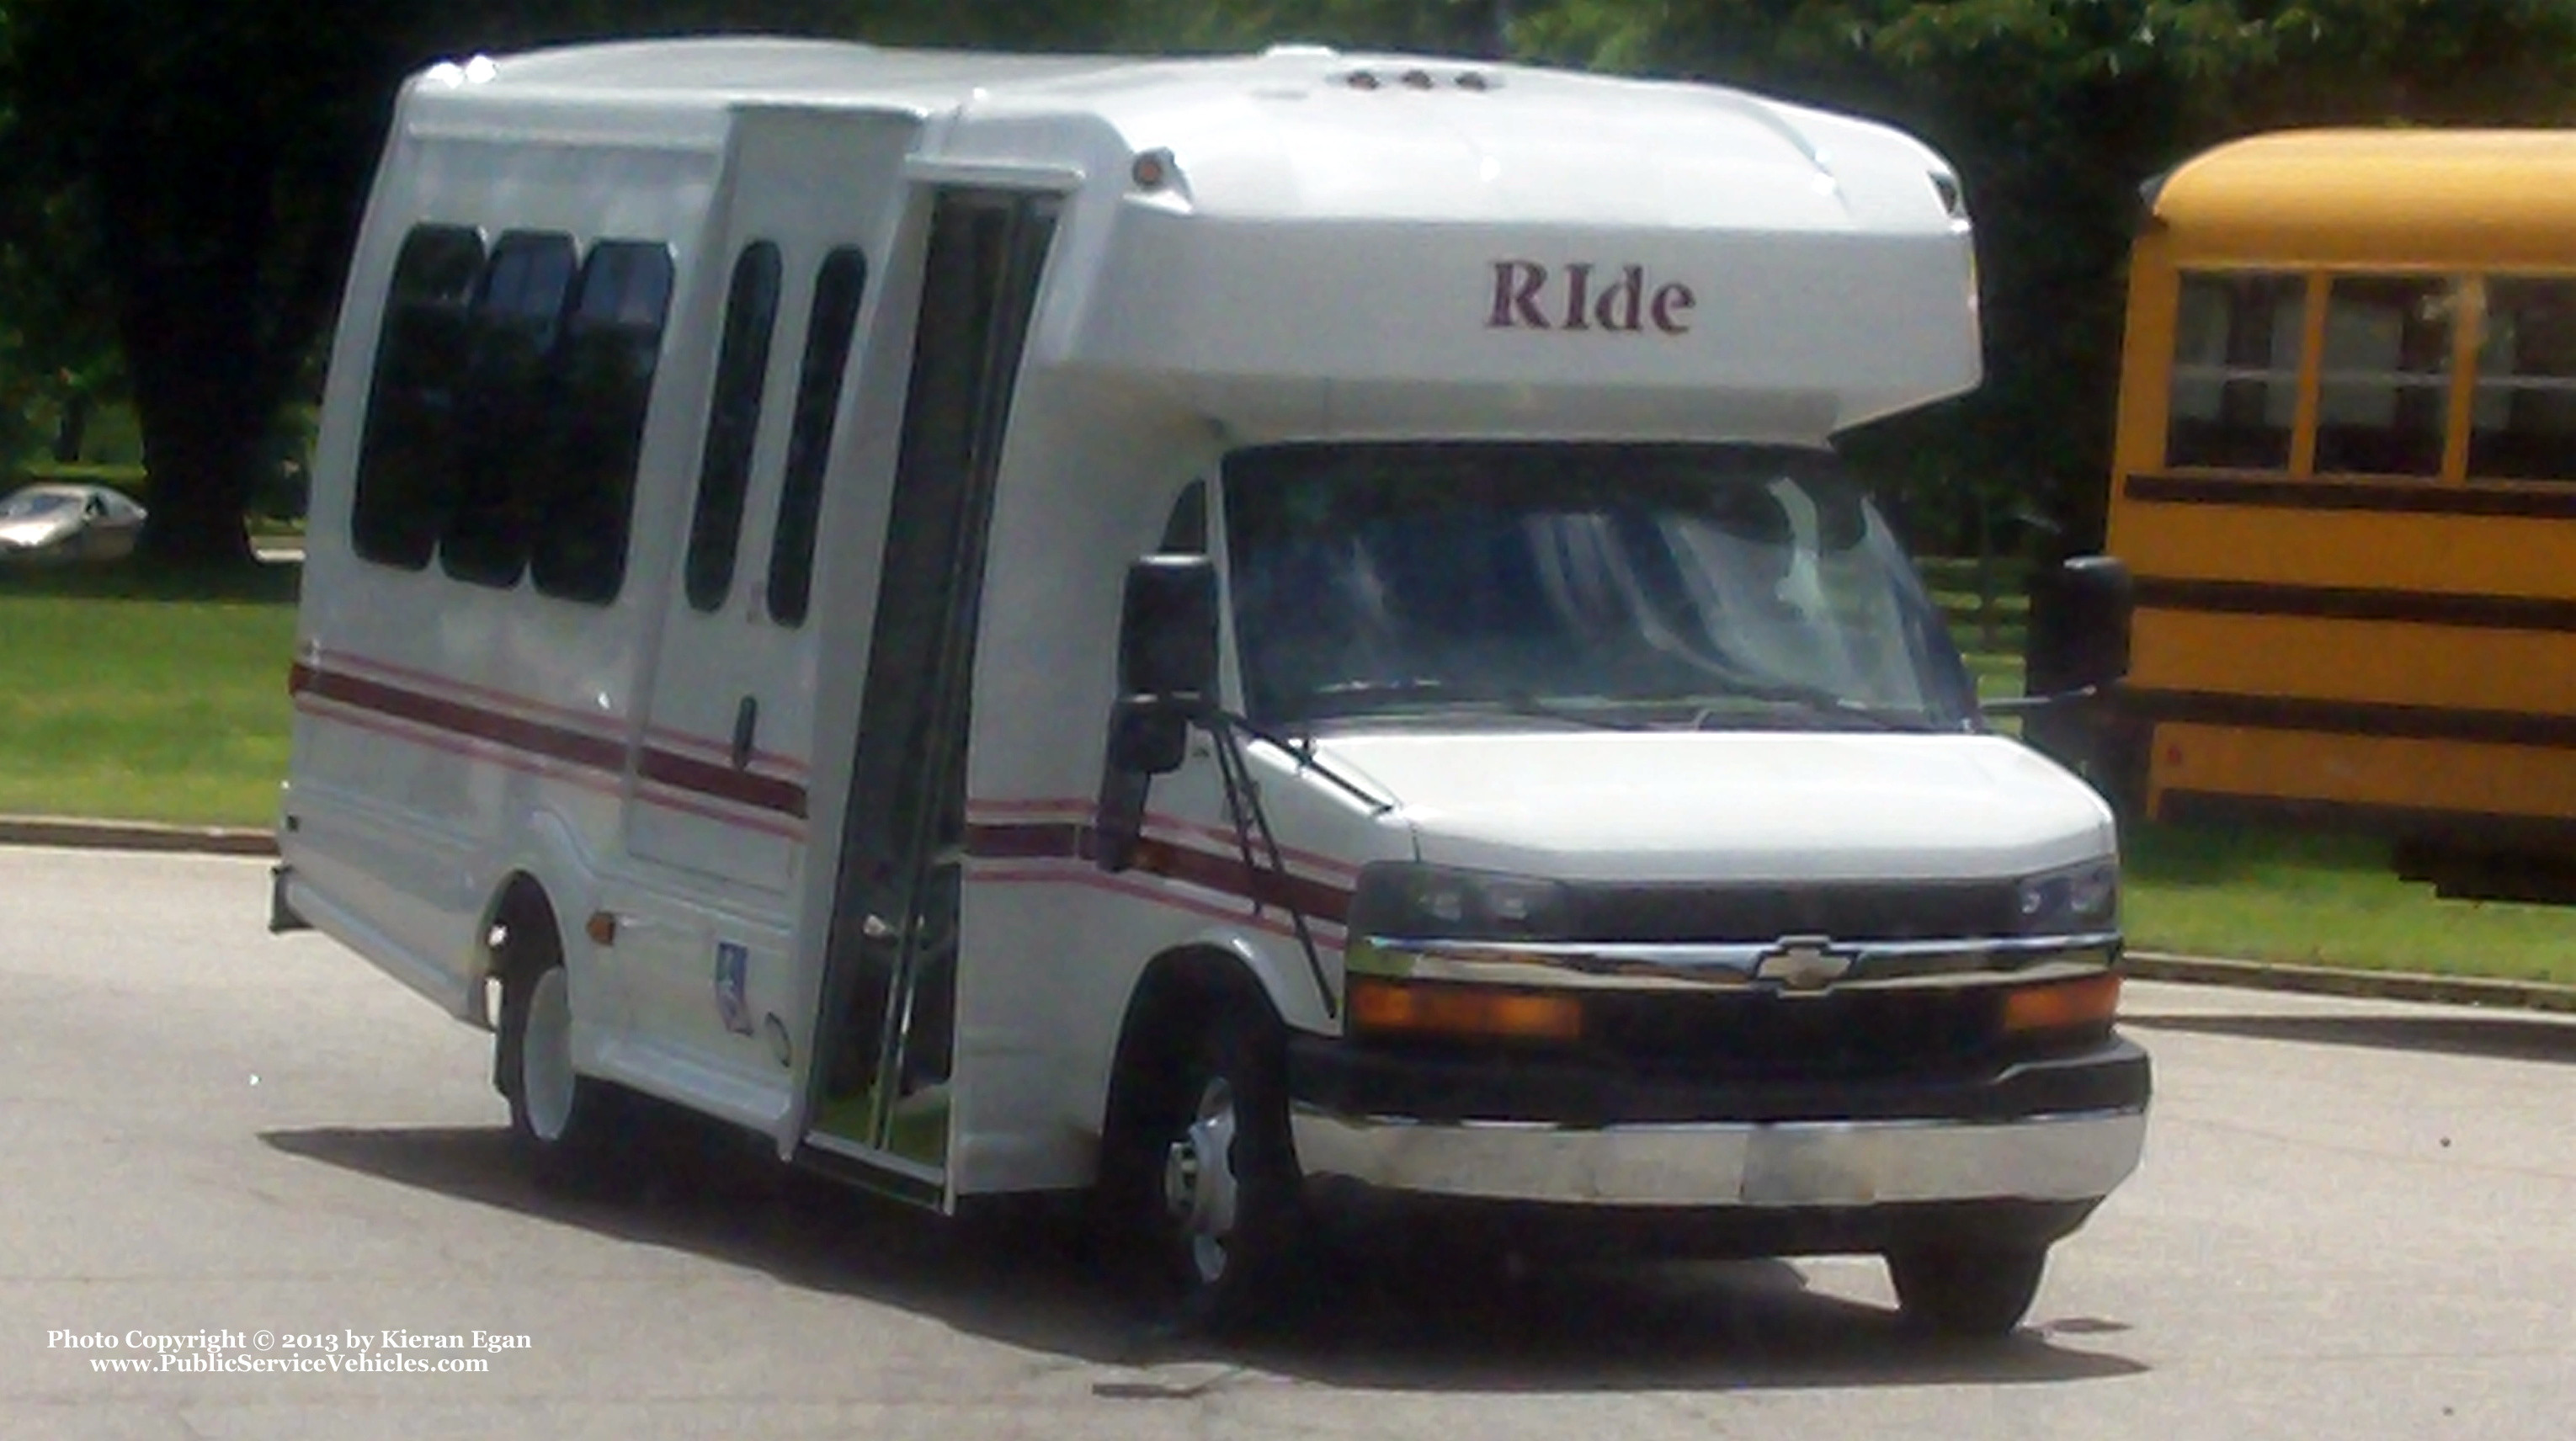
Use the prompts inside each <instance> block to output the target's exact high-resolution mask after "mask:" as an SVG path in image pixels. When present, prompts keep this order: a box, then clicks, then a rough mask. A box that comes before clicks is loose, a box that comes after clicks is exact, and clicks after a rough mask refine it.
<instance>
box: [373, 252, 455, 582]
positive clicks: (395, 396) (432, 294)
mask: <svg viewBox="0 0 2576 1441" xmlns="http://www.w3.org/2000/svg"><path fill="white" fill-rule="evenodd" d="M482 273H483V237H482V236H481V235H480V234H478V233H477V232H475V231H473V230H471V229H467V228H465V227H463V226H455V225H423V226H419V227H417V228H415V229H414V230H413V231H412V232H411V233H410V234H409V235H407V236H405V237H404V238H403V246H402V253H401V254H400V255H399V256H397V257H396V258H395V260H394V273H393V282H392V284H391V285H390V286H389V287H388V288H387V292H386V296H385V314H384V322H383V329H382V331H381V333H380V335H379V337H378V339H377V341H376V365H375V374H374V378H373V380H372V382H371V385H370V389H369V392H368V396H367V421H366V431H365V434H364V435H363V437H362V438H361V439H360V440H359V442H358V475H357V494H356V499H355V501H354V502H353V506H352V510H351V514H350V520H349V530H350V542H351V544H352V545H353V546H354V547H355V549H356V550H357V552H358V554H359V555H361V556H364V557H365V558H366V559H368V560H372V561H375V562H377V563H378V564H381V565H391V566H399V567H401V568H403V569H405V570H419V569H421V568H422V567H424V566H427V565H428V564H429V557H430V553H431V552H432V551H433V550H435V549H437V546H438V531H439V525H440V522H441V519H442V517H443V516H444V514H445V512H446V509H447V505H448V499H449V497H448V487H449V484H450V479H451V476H452V475H453V469H452V464H453V462H452V460H451V445H452V442H453V437H454V435H455V423H454V416H455V410H456V387H457V382H458V381H459V379H460V378H461V377H462V376H463V374H464V370H465V336H466V315H467V311H468V308H469V307H470V306H471V305H472V304H473V300H474V284H475V281H476V280H477V279H478V278H480V277H481V275H482Z"/></svg>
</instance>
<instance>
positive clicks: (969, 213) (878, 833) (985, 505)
mask: <svg viewBox="0 0 2576 1441" xmlns="http://www.w3.org/2000/svg"><path fill="white" fill-rule="evenodd" d="M928 202H929V205H930V216H931V218H930V229H929V236H928V245H927V249H926V252H925V254H924V258H923V262H922V264H923V275H922V286H921V309H920V314H919V317H918V324H917V325H916V326H915V327H914V331H913V334H914V342H913V345H914V349H913V357H912V373H911V382H910V385H909V387H908V389H907V391H906V393H905V400H904V413H903V426H902V434H901V439H900V450H899V452H898V455H897V459H896V462H895V481H894V499H893V507H892V512H891V515H890V516H889V519H888V523H887V528H886V543H885V550H884V558H883V564H882V568H881V569H880V571H879V576H878V586H877V597H876V608H875V613H874V618H873V622H872V625H871V636H870V640H869V644H868V661H867V677H866V682H865V690H864V692H863V693H862V696H861V699H860V704H859V725H858V739H857V751H856V753H855V756H854V758H853V761H852V764H851V767H850V792H849V804H848V809H847V819H846V821H845V822H844V829H843V835H842V843H841V852H840V854H841V860H840V870H839V874H838V877H837V880H836V884H835V889H834V901H833V914H832V923H831V932H830V937H829V941H828V950H827V952H826V957H825V962H824V983H823V1015H822V1020H823V1026H822V1029H821V1031H820V1034H819V1035H818V1037H817V1042H818V1044H819V1045H820V1046H821V1047H822V1048H823V1049H821V1050H820V1051H819V1052H818V1053H817V1054H818V1057H819V1058H820V1059H821V1060H822V1062H823V1064H821V1065H819V1066H817V1067H816V1068H815V1071H814V1077H813V1080H812V1085H813V1086H814V1088H815V1094H814V1096H813V1106H812V1110H811V1112H810V1115H811V1117H812V1120H811V1122H810V1124H809V1134H808V1136H807V1140H808V1141H809V1143H811V1144H812V1145H814V1146H815V1147H816V1148H818V1149H820V1150H823V1151H826V1152H831V1153H835V1154H839V1155H843V1156H852V1157H856V1158H858V1159H861V1160H864V1161H866V1162H868V1163H869V1164H870V1169H871V1170H872V1171H874V1172H877V1173H878V1174H877V1176H876V1178H875V1179H877V1180H879V1181H881V1182H890V1183H892V1184H893V1186H894V1188H895V1189H898V1190H904V1191H908V1192H910V1193H912V1194H913V1195H914V1196H915V1198H916V1199H922V1200H935V1199H936V1198H937V1196H938V1194H939V1188H940V1186H941V1183H942V1181H943V1178H944V1167H945V1164H946V1160H947V1150H948V1118H949V1100H948V1095H949V1089H948V1087H949V1079H950V1072H951V1069H952V1066H953V1064H954V1048H955V1041H956V995H957V964H958V921H959V912H960V903H961V899H962V883H963V880H964V876H965V855H964V850H965V804H966V737H967V732H968V728H969V722H970V716H969V714H968V705H969V699H970V696H971V693H972V686H973V677H974V659H975V658H974V645H975V629H976V625H975V622H976V608H977V601H978V598H979V596H980V594H981V591H982V588H983V578H984V560H985V544H986V534H987V531H988V528H989V523H990V521H991V518H992V513H993V494H994V480H995V473H996V471H997V470H998V468H999V466H1000V463H1001V452H1002V442H1003V437H1004V435H1005V434H1006V433H1007V430H1008V425H1009V418H1010V409H1011V394H1012V389H1013V386H1014V384H1015V383H1016V380H1017V377H1018V373H1019V368H1020V356H1021V351H1022V349H1023V346H1024V344H1025V342H1026V340H1027V338H1028V331H1029V323H1030V317H1031V314H1032V312H1033V311H1034V310H1035V308H1036V303H1037V293H1038V281H1039V277H1040V272H1041V270H1042V268H1043V266H1044V262H1045V259H1046V252H1047V246H1048V242H1049V241H1050V239H1051V238H1052V237H1053V235H1054V231H1055V223H1056V214H1057V209H1058V201H1057V199H1056V197H1055V196H1053V195H1033V194H1027V193H1021V192H1014V191H1004V190H994V189H985V188H945V187H943V188H938V189H935V190H932V191H930V192H929V193H928Z"/></svg>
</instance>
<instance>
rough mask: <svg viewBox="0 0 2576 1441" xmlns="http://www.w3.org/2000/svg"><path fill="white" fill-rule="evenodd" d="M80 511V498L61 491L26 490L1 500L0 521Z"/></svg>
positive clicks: (31, 518)
mask: <svg viewBox="0 0 2576 1441" xmlns="http://www.w3.org/2000/svg"><path fill="white" fill-rule="evenodd" d="M78 509H80V497H79V496H76V495H68V494H65V493H64V492H62V491H59V490H24V491H20V492H19V493H17V494H16V495H13V496H10V497H9V498H8V499H7V500H0V520H33V519H35V518H36V517H37V516H40V515H53V514H56V513H59V512H62V511H68V510H78Z"/></svg>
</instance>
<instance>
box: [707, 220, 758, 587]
mask: <svg viewBox="0 0 2576 1441" xmlns="http://www.w3.org/2000/svg"><path fill="white" fill-rule="evenodd" d="M778 279H779V268H778V247H777V246H776V245H774V244H772V243H770V242H769V241H766V240H755V241H753V242H752V243H751V244H749V245H746V246H744V247H743V248H742V254H741V255H739V256H737V257H735V259H734V263H733V282H732V286H731V288H730V289H729V290H728V291H727V292H726V294H725V313H724V332H723V336H722V338H721V339H719V340H718V341H717V343H716V381H715V392H714V394H713V395H712V396H711V397H709V399H708V401H707V444H706V453H705V455H704V456H702V457H701V458H700V460H699V463H698V505H697V512H696V514H694V515H692V516H691V517H690V519H689V560H688V590H689V604H690V605H691V606H692V607H694V608H695V609H698V610H702V611H714V610H716V609H717V608H718V607H720V606H722V605H723V604H724V601H725V596H726V595H728V594H730V593H731V592H732V590H733V567H734V555H735V551H736V550H737V548H738V547H739V546H740V545H741V542H742V503H743V496H744V493H745V492H746V491H748V490H749V489H750V486H751V451H752V444H753V442H754V441H755V440H756V439H757V438H758V436H759V433H760V390H761V382H762V381H763V380H764V379H765V378H766V377H767V376H768V374H769V337H770V332H771V331H772V330H774V329H775V328H776V327H777V323H778Z"/></svg>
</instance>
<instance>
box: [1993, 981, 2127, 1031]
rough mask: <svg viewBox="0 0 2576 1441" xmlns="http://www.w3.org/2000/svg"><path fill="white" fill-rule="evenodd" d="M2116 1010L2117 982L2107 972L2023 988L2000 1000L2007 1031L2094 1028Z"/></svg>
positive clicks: (2117, 1007)
mask: <svg viewBox="0 0 2576 1441" xmlns="http://www.w3.org/2000/svg"><path fill="white" fill-rule="evenodd" d="M2119 1009H2120V978H2119V977H2118V976H2117V975H2113V974H2110V973H2108V972H2106V973H2104V974H2102V975H2098V976H2086V977H2085V978H2083V979H2082V980H2079V981H2057V982H2054V983H2051V984H2047V985H2038V986H2024V987H2022V988H2021V989H2019V990H2017V991H2014V992H2012V993H2011V994H2010V995H2007V996H2005V997H2004V1029H2005V1030H2007V1031H2056V1030H2064V1029H2067V1028H2068V1027H2072V1026H2086V1025H2096V1024H2099V1023H2102V1022H2106V1021H2108V1020H2110V1019H2111V1016H2112V1013H2114V1012H2116V1011H2118V1010H2119Z"/></svg>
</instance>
